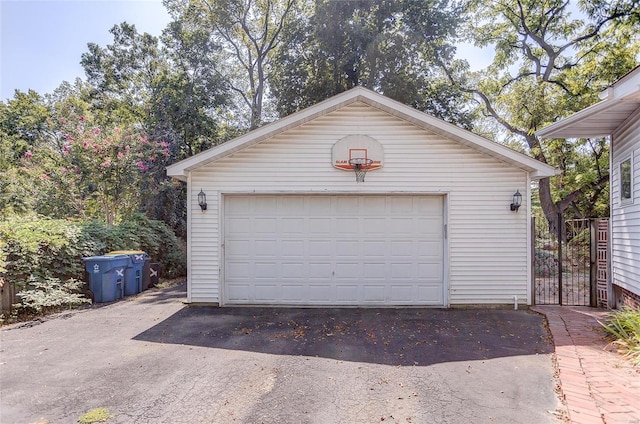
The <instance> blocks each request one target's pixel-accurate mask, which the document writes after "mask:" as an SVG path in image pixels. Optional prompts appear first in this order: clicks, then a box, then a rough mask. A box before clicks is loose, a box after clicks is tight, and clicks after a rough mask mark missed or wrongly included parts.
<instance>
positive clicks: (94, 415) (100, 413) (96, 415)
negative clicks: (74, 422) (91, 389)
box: [78, 408, 113, 423]
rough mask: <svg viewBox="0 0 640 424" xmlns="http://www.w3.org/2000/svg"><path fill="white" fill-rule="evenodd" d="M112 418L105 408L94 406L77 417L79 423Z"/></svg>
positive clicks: (97, 421) (101, 421)
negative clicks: (94, 407)
mask: <svg viewBox="0 0 640 424" xmlns="http://www.w3.org/2000/svg"><path fill="white" fill-rule="evenodd" d="M110 418H113V415H111V414H110V413H109V410H108V409H107V408H96V409H92V410H91V411H89V412H87V413H86V414H84V415H83V416H81V417H80V418H78V422H79V423H103V422H105V421H107V420H108V419H110Z"/></svg>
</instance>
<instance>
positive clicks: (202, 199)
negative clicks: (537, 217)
mask: <svg viewBox="0 0 640 424" xmlns="http://www.w3.org/2000/svg"><path fill="white" fill-rule="evenodd" d="M198 204H199V205H200V209H202V212H204V211H206V210H207V195H206V194H204V191H202V189H200V193H198ZM512 210H513V209H512Z"/></svg>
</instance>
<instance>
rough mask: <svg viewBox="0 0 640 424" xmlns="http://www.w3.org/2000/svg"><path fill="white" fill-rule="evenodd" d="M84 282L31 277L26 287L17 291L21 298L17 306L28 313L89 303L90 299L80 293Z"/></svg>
mask: <svg viewBox="0 0 640 424" xmlns="http://www.w3.org/2000/svg"><path fill="white" fill-rule="evenodd" d="M83 285H84V283H83V282H82V281H78V280H74V279H69V280H67V281H66V282H64V283H63V282H61V281H60V280H59V279H57V278H47V279H45V280H38V279H37V278H35V277H32V278H31V279H30V280H29V284H28V285H27V287H28V289H27V290H23V291H21V292H20V293H18V297H20V299H21V304H20V305H19V308H21V309H23V310H25V311H26V312H28V313H37V314H39V313H41V312H45V311H47V310H57V309H59V308H61V307H73V306H79V305H81V304H83V303H91V299H88V298H86V297H84V295H82V294H81V293H80V290H82V286H83Z"/></svg>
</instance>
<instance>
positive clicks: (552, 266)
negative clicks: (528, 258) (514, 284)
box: [534, 248, 558, 277]
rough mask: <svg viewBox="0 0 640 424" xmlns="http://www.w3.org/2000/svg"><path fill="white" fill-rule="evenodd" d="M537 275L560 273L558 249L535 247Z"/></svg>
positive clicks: (547, 275) (549, 275) (545, 275)
mask: <svg viewBox="0 0 640 424" xmlns="http://www.w3.org/2000/svg"><path fill="white" fill-rule="evenodd" d="M534 255H535V260H534V264H535V270H534V272H535V275H536V277H551V276H554V275H558V259H557V255H558V254H557V252H556V251H549V250H544V249H541V248H536V249H535V253H534Z"/></svg>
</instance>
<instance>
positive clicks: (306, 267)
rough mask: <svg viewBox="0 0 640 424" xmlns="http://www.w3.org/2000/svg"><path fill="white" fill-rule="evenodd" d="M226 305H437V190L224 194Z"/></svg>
mask: <svg viewBox="0 0 640 424" xmlns="http://www.w3.org/2000/svg"><path fill="white" fill-rule="evenodd" d="M224 205H225V208H224V214H225V215H224V229H223V230H224V255H225V260H224V271H223V272H224V287H223V293H224V302H225V303H227V304H274V305H277V304H290V305H443V304H444V283H443V281H444V278H443V275H444V266H443V251H444V241H443V232H444V231H443V224H444V222H443V197H441V196H378V195H375V196H374V195H372V196H346V195H335V196H325V195H273V196H267V195H258V196H255V195H253V196H252V195H247V196H245V195H242V196H239V195H228V196H225V201H224Z"/></svg>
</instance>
